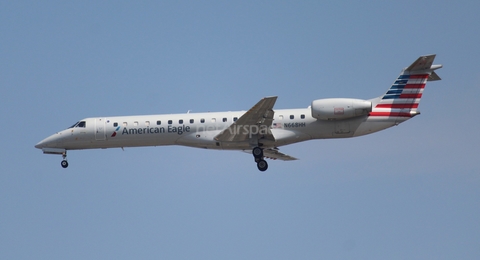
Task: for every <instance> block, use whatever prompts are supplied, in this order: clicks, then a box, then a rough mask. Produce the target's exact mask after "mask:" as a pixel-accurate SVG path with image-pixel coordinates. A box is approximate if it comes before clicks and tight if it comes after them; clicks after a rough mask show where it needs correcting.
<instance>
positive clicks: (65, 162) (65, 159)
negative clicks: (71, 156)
mask: <svg viewBox="0 0 480 260" xmlns="http://www.w3.org/2000/svg"><path fill="white" fill-rule="evenodd" d="M62 158H63V160H62V162H61V165H62V167H63V168H67V167H68V162H67V152H66V151H65V152H64V153H63V154H62Z"/></svg>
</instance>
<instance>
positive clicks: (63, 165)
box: [61, 160, 68, 168]
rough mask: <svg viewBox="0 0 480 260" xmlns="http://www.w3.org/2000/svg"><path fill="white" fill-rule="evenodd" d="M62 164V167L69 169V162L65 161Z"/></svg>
mask: <svg viewBox="0 0 480 260" xmlns="http://www.w3.org/2000/svg"><path fill="white" fill-rule="evenodd" d="M61 164H62V167H63V168H67V167H68V162H67V160H63V161H62V163H61Z"/></svg>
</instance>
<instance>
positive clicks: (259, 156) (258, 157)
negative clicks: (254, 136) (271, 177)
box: [252, 147, 268, 172]
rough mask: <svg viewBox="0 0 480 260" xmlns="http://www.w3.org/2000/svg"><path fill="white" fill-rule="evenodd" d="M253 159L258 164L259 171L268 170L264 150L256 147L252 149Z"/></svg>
mask: <svg viewBox="0 0 480 260" xmlns="http://www.w3.org/2000/svg"><path fill="white" fill-rule="evenodd" d="M252 154H253V158H255V162H256V163H257V168H258V170H259V171H261V172H264V171H266V170H267V169H268V163H267V162H266V161H265V160H264V159H263V158H264V157H263V149H262V148H260V147H254V148H253V149H252Z"/></svg>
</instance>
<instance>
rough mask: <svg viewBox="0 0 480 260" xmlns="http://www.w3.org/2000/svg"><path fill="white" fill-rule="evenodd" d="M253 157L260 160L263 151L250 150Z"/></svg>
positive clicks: (258, 148)
mask: <svg viewBox="0 0 480 260" xmlns="http://www.w3.org/2000/svg"><path fill="white" fill-rule="evenodd" d="M252 154H253V157H255V158H262V157H263V149H262V148H260V147H255V148H253V150H252Z"/></svg>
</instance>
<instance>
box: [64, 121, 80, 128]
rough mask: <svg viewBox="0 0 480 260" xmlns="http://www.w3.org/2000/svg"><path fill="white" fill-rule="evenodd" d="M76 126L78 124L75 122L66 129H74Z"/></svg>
mask: <svg viewBox="0 0 480 260" xmlns="http://www.w3.org/2000/svg"><path fill="white" fill-rule="evenodd" d="M77 125H78V122H76V123H75V124H73V125H72V126H71V127H69V128H67V129H70V128H74V127H75V126H77Z"/></svg>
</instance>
